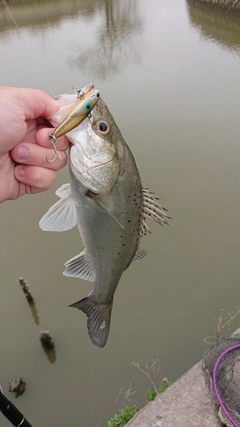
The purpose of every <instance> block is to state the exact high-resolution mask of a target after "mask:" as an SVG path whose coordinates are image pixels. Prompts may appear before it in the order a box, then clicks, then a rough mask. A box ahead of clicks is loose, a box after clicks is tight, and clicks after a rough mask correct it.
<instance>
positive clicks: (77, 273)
mask: <svg viewBox="0 0 240 427" xmlns="http://www.w3.org/2000/svg"><path fill="white" fill-rule="evenodd" d="M65 266H66V269H65V270H64V272H63V275H64V276H68V277H77V278H78V279H84V280H89V282H94V280H95V274H94V272H93V271H92V268H91V267H90V265H89V264H88V261H87V259H86V255H85V252H84V251H83V252H81V253H80V254H79V255H76V256H75V257H74V258H72V259H70V260H69V261H67V262H66V264H65Z"/></svg>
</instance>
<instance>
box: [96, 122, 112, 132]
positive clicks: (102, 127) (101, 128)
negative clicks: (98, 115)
mask: <svg viewBox="0 0 240 427" xmlns="http://www.w3.org/2000/svg"><path fill="white" fill-rule="evenodd" d="M96 128H97V131H98V132H99V133H101V134H102V135H107V134H108V132H109V130H110V127H109V126H108V124H107V122H105V121H103V120H99V121H98V122H97V123H96Z"/></svg>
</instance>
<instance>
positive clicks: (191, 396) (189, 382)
mask: <svg viewBox="0 0 240 427" xmlns="http://www.w3.org/2000/svg"><path fill="white" fill-rule="evenodd" d="M217 414H218V407H217V405H216V404H215V400H214V399H213V396H212V395H211V393H210V391H209V387H208V384H207V382H206V380H205V376H204V374H203V369H202V361H201V362H199V363H197V364H196V365H194V366H193V367H192V368H191V369H190V370H189V371H188V372H187V373H186V374H184V375H183V376H182V377H181V378H180V379H179V380H177V381H176V382H175V383H173V384H172V385H171V386H170V387H168V388H167V390H166V391H165V392H164V393H162V394H159V395H158V396H157V397H156V399H155V400H154V401H153V402H150V403H148V404H147V405H146V406H145V407H144V408H143V409H141V410H140V411H139V412H138V413H137V414H136V415H135V416H134V417H133V419H132V420H131V421H129V422H128V423H127V427H202V426H204V427H222V423H221V421H220V419H219V418H218V415H217Z"/></svg>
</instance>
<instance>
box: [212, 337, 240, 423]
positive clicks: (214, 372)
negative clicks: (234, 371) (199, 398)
mask: <svg viewBox="0 0 240 427" xmlns="http://www.w3.org/2000/svg"><path fill="white" fill-rule="evenodd" d="M236 348H240V344H236V345H234V346H232V347H229V348H227V350H225V351H224V352H223V353H222V354H221V355H220V356H219V358H218V359H217V361H216V363H215V365H214V369H213V386H214V391H215V393H216V396H217V400H218V402H219V403H220V406H221V408H222V410H223V412H224V413H225V415H226V416H227V418H228V419H229V420H230V421H231V423H232V424H233V425H234V427H240V426H239V425H238V424H237V423H235V421H234V420H233V419H232V417H231V416H230V414H229V413H228V411H227V409H226V408H225V406H224V404H223V402H222V399H221V397H220V394H219V392H218V389H217V379H216V376H217V368H218V365H219V363H220V361H221V360H222V358H223V357H224V356H225V354H227V353H228V352H229V351H232V350H235V349H236Z"/></svg>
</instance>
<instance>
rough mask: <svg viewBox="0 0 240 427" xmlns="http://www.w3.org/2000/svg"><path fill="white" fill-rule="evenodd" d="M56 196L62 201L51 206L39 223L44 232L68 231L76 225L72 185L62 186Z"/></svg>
mask: <svg viewBox="0 0 240 427" xmlns="http://www.w3.org/2000/svg"><path fill="white" fill-rule="evenodd" d="M56 195H57V196H58V197H60V199H61V200H59V201H58V202H56V203H55V204H54V205H53V206H51V208H49V210H48V212H47V213H46V214H45V215H44V216H43V217H42V218H41V220H40V221H39V227H40V228H41V229H42V230H44V231H66V230H70V229H71V228H73V227H75V225H76V222H77V218H76V209H75V204H74V200H73V198H72V194H71V188H70V184H64V185H62V186H61V187H60V188H59V189H58V190H57V191H56Z"/></svg>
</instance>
